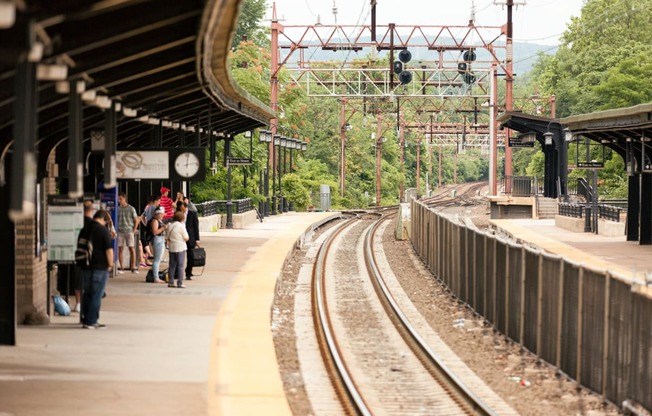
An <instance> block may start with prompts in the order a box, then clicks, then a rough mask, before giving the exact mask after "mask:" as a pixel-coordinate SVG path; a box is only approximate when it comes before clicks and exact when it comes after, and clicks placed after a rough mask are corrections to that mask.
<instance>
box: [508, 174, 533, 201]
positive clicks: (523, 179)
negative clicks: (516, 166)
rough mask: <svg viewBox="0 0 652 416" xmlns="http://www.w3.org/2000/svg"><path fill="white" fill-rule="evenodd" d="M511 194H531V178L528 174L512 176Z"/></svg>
mask: <svg viewBox="0 0 652 416" xmlns="http://www.w3.org/2000/svg"><path fill="white" fill-rule="evenodd" d="M512 195H514V196H530V195H532V178H531V177H530V176H514V178H513V184H512Z"/></svg>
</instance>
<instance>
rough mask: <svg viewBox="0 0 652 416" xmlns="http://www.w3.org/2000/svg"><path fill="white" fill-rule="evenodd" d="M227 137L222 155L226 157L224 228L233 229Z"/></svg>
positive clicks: (230, 138)
mask: <svg viewBox="0 0 652 416" xmlns="http://www.w3.org/2000/svg"><path fill="white" fill-rule="evenodd" d="M232 140H233V136H231V135H229V136H227V137H226V138H225V140H224V154H225V156H226V228H227V229H231V228H233V201H231V141H232Z"/></svg>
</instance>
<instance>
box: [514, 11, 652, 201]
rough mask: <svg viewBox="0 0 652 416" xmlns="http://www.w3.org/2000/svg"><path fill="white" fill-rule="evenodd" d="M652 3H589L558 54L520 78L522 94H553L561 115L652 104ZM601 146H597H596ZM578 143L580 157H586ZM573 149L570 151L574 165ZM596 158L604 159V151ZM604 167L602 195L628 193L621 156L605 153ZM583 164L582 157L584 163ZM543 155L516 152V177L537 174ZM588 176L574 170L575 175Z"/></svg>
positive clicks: (541, 59) (594, 152) (596, 153)
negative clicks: (537, 92) (526, 92)
mask: <svg viewBox="0 0 652 416" xmlns="http://www.w3.org/2000/svg"><path fill="white" fill-rule="evenodd" d="M651 6H652V0H587V1H586V4H585V5H584V7H583V9H582V13H581V16H579V17H575V18H573V19H572V21H571V23H570V24H569V25H568V29H567V30H566V32H565V33H564V36H563V43H562V45H560V47H559V49H558V51H557V52H556V54H555V55H541V56H540V57H539V59H538V61H537V63H536V64H535V65H534V69H533V70H532V72H531V73H530V74H529V76H527V77H524V78H525V79H522V80H520V84H519V88H521V90H523V91H529V92H530V93H533V92H534V91H539V92H540V93H542V95H544V96H545V95H553V94H554V95H555V96H556V99H557V117H567V116H570V115H576V114H586V113H590V112H593V111H599V110H607V109H613V108H621V107H629V106H632V105H636V104H641V103H647V102H651V101H652V84H650V79H652V30H650V24H651V23H652V7H651ZM596 147H598V146H596ZM584 149H585V147H583V145H580V151H579V153H580V154H581V155H583V154H584V153H585V150H584ZM575 153H576V150H575V145H571V146H570V149H569V164H570V165H574V164H575V162H576V160H575ZM591 154H592V158H595V159H597V160H601V159H602V151H601V150H600V149H592V150H591ZM606 159H607V160H606V161H605V162H606V163H605V169H603V170H600V171H599V173H598V174H599V178H600V184H601V186H600V194H601V195H603V196H606V197H612V198H618V197H623V195H626V189H627V180H626V176H625V175H626V172H625V170H624V163H623V161H622V158H621V157H620V156H618V155H616V154H615V153H614V154H613V155H612V154H611V152H607V158H606ZM580 160H583V159H580ZM542 164H543V157H542V155H541V154H540V153H539V154H538V155H533V152H532V151H530V150H526V149H518V150H516V151H515V154H514V172H515V174H528V175H530V174H532V175H536V176H539V175H541V174H542V172H543V167H542ZM588 175H589V172H584V171H574V172H573V173H572V174H571V178H573V177H582V176H584V177H587V176H588Z"/></svg>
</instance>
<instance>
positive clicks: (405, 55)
mask: <svg viewBox="0 0 652 416" xmlns="http://www.w3.org/2000/svg"><path fill="white" fill-rule="evenodd" d="M398 59H399V61H401V62H403V63H404V64H407V63H408V62H410V59H412V53H411V52H410V51H408V50H407V49H403V50H402V51H401V52H399V53H398Z"/></svg>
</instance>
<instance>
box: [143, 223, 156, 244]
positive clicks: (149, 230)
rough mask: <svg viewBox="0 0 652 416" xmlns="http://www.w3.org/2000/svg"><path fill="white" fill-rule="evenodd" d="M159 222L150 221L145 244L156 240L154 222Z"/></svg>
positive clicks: (146, 230) (146, 229) (146, 228)
mask: <svg viewBox="0 0 652 416" xmlns="http://www.w3.org/2000/svg"><path fill="white" fill-rule="evenodd" d="M155 220H156V221H158V220H157V219H156V218H152V219H151V220H149V223H147V227H145V242H146V243H147V244H150V243H151V242H152V240H153V239H154V232H153V231H152V221H155Z"/></svg>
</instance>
